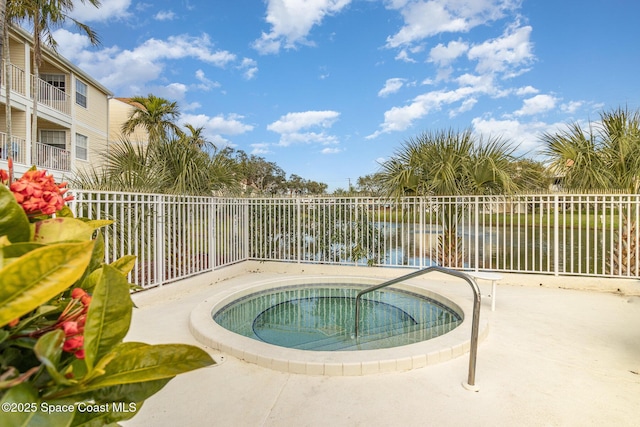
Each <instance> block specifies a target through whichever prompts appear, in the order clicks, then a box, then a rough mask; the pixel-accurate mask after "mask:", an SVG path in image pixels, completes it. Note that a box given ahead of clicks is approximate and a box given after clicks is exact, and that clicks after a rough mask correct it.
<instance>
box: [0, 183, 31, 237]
mask: <svg viewBox="0 0 640 427" xmlns="http://www.w3.org/2000/svg"><path fill="white" fill-rule="evenodd" d="M0 236H7V237H8V238H9V240H10V241H11V242H12V243H18V242H26V241H28V240H29V238H30V237H31V229H30V227H29V218H27V214H25V213H24V210H23V209H22V206H20V205H19V204H18V202H16V198H15V197H14V196H13V193H12V192H11V191H10V190H9V189H8V188H7V187H5V186H4V185H0Z"/></svg>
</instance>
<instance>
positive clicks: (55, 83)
mask: <svg viewBox="0 0 640 427" xmlns="http://www.w3.org/2000/svg"><path fill="white" fill-rule="evenodd" d="M32 38H33V37H32V35H31V34H30V33H28V32H27V31H25V30H23V29H21V28H15V27H13V28H11V30H10V43H9V46H8V48H9V52H10V60H9V63H7V64H5V63H4V61H3V62H2V65H3V67H2V76H0V80H1V88H0V168H2V169H6V167H7V158H8V156H9V154H11V155H12V157H13V161H14V168H15V173H16V176H20V175H21V174H22V172H24V171H25V170H27V169H28V168H30V167H31V166H33V165H36V166H37V167H38V168H42V169H46V170H48V171H49V172H50V173H52V174H53V175H54V176H55V177H56V178H57V179H60V180H64V179H68V178H70V177H72V176H73V175H74V174H75V173H76V172H77V171H80V170H83V169H85V170H86V169H90V168H96V167H99V166H100V165H101V164H102V162H103V159H102V156H101V153H104V152H106V151H107V150H108V147H109V99H110V98H111V97H112V93H111V92H110V91H109V90H108V89H107V88H105V87H104V86H102V85H101V84H100V83H98V82H97V81H95V80H94V79H93V78H92V77H91V76H89V75H88V74H87V73H85V72H84V71H82V70H80V69H79V68H78V67H76V66H75V65H73V64H72V63H71V62H69V61H68V60H67V59H65V58H63V57H62V56H60V55H58V54H56V53H55V52H53V51H52V50H49V49H45V51H44V52H43V63H42V65H41V67H40V70H39V75H38V76H34V75H33V74H32V73H33V49H32ZM5 48H6V46H5ZM5 67H8V68H9V69H10V72H11V78H10V80H9V81H5V80H8V79H7V78H6V74H5V70H6V69H5ZM32 81H34V82H35V85H33V86H32V85H31V82H32ZM7 83H8V84H9V88H10V95H9V102H7V97H6V84H7ZM33 87H35V90H33ZM34 92H35V93H34ZM34 96H35V97H36V98H37V100H38V108H37V117H34V114H33V97H34ZM8 104H9V105H8ZM9 108H10V113H11V137H10V138H9V137H8V135H7V120H6V118H7V111H8V109H9ZM33 120H36V123H37V135H36V138H35V142H33V139H32V138H31V133H32V121H33ZM9 139H10V141H9ZM10 152H11V153H10Z"/></svg>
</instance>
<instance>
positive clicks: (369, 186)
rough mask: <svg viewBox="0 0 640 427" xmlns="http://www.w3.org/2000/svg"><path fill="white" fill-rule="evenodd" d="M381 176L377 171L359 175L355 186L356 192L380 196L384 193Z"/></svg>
mask: <svg viewBox="0 0 640 427" xmlns="http://www.w3.org/2000/svg"><path fill="white" fill-rule="evenodd" d="M382 178H383V177H382V174H381V173H379V172H377V173H374V174H370V175H365V176H361V177H359V178H358V181H357V187H356V188H357V191H358V193H361V194H364V195H367V196H382V195H383V194H384V182H383V180H382Z"/></svg>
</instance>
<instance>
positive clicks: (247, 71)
mask: <svg viewBox="0 0 640 427" xmlns="http://www.w3.org/2000/svg"><path fill="white" fill-rule="evenodd" d="M238 69H240V70H242V71H243V73H242V75H243V76H244V78H245V79H247V80H251V79H253V78H254V77H255V76H256V73H257V72H258V63H257V62H256V61H255V60H253V59H251V58H242V62H241V63H240V65H239V66H238Z"/></svg>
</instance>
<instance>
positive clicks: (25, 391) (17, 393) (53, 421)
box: [0, 383, 75, 427]
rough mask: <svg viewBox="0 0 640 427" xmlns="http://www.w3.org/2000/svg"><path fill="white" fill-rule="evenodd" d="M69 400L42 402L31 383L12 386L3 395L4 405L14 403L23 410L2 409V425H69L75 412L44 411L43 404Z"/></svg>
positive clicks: (33, 426)
mask: <svg viewBox="0 0 640 427" xmlns="http://www.w3.org/2000/svg"><path fill="white" fill-rule="evenodd" d="M56 403H61V404H62V403H65V404H69V402H44V403H43V402H42V401H41V400H40V399H39V398H38V394H37V392H36V390H35V389H34V388H33V386H32V385H31V384H28V383H22V384H20V385H17V386H15V387H12V388H10V389H9V390H8V391H7V392H6V393H5V395H4V396H3V397H2V407H3V408H4V405H5V404H7V405H9V408H11V405H12V404H15V405H16V409H17V408H18V406H17V405H20V406H19V408H20V409H22V410H21V411H4V410H2V411H0V426H3V427H5V426H6V427H23V426H24V427H49V426H56V427H67V426H70V425H71V422H72V420H73V416H74V415H75V412H74V411H73V410H71V411H63V412H51V413H48V412H43V411H42V408H43V406H42V405H45V404H48V405H54V404H56Z"/></svg>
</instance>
